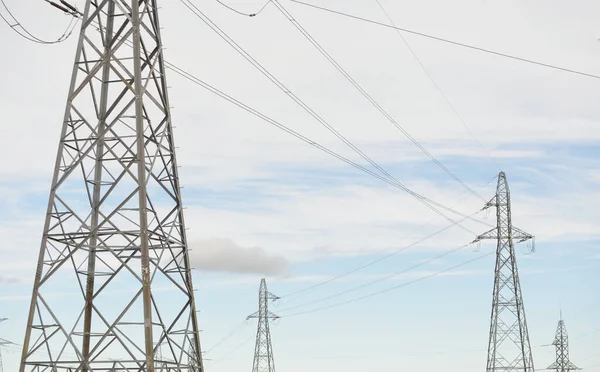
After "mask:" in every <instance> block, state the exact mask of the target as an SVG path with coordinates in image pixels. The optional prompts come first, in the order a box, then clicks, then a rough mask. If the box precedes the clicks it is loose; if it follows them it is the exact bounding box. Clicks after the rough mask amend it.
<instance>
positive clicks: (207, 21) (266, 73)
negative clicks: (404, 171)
mask: <svg viewBox="0 0 600 372" xmlns="http://www.w3.org/2000/svg"><path fill="white" fill-rule="evenodd" d="M180 1H181V3H182V4H183V5H184V6H185V7H186V8H188V9H189V10H190V11H191V12H192V13H193V14H194V15H195V16H196V17H198V18H199V19H200V20H202V21H203V22H204V23H205V24H206V25H207V26H209V28H210V29H212V30H213V31H214V32H215V33H217V35H219V36H220V37H221V38H222V39H223V40H224V41H225V42H227V43H228V44H229V45H230V46H231V47H232V48H234V49H235V50H236V51H237V52H238V53H239V54H240V55H241V56H242V57H244V58H245V59H246V60H247V61H248V62H250V63H251V64H252V65H253V66H254V67H255V68H256V69H257V70H259V71H260V72H261V73H262V74H263V75H264V76H265V77H267V78H268V79H269V80H270V81H271V82H272V83H274V84H275V85H276V86H277V87H278V88H279V89H281V90H282V91H283V92H284V93H285V94H287V95H288V96H289V97H290V98H292V100H294V102H296V103H297V104H298V105H299V106H300V107H302V108H303V109H304V110H305V111H306V112H307V113H309V114H310V115H311V116H312V117H313V118H315V119H316V120H317V121H318V122H319V123H320V124H321V125H323V126H324V127H326V128H327V129H328V130H329V131H330V132H331V133H333V134H334V135H335V136H336V137H337V138H338V139H340V140H341V141H342V142H343V143H344V144H346V145H347V146H348V147H350V148H351V149H352V150H353V151H354V152H356V153H357V154H358V155H360V156H361V157H362V158H363V159H365V160H366V161H367V162H369V163H370V164H371V165H372V166H373V167H375V168H376V169H377V170H379V171H380V172H381V173H382V174H383V175H385V176H386V177H383V178H385V179H389V181H390V182H391V184H394V185H397V186H399V187H400V188H401V189H403V190H405V191H406V192H407V193H409V194H410V195H412V196H413V197H415V198H416V199H417V200H419V201H420V202H421V203H423V204H424V205H426V206H427V207H428V208H430V209H431V210H432V211H434V212H435V213H437V214H439V215H440V216H442V217H443V218H445V219H446V220H448V221H450V222H454V220H452V219H451V218H450V217H448V216H446V215H445V214H444V213H443V212H441V211H439V210H438V209H436V208H435V207H433V206H432V205H431V204H429V203H428V202H426V201H425V200H424V199H422V198H421V197H418V196H417V195H418V194H416V193H415V192H413V191H412V190H410V189H409V188H408V187H406V186H404V185H403V184H402V183H401V182H400V181H398V180H397V179H396V178H394V177H393V176H392V175H391V174H390V173H388V172H387V171H386V170H385V169H383V168H382V167H381V166H380V165H379V164H377V163H376V162H375V161H373V160H372V159H371V158H370V157H369V156H367V155H366V154H365V153H363V152H362V151H361V150H360V149H359V148H358V147H356V146H355V145H354V144H353V143H352V142H351V141H349V140H348V139H347V138H346V137H344V136H343V135H342V134H341V133H339V132H338V131H337V130H336V129H335V128H333V127H332V126H331V125H330V124H329V123H328V122H327V121H325V119H323V118H322V117H321V116H319V115H318V114H317V113H316V112H315V111H314V110H312V109H311V108H310V107H309V106H308V105H307V104H305V103H304V102H303V101H302V100H300V98H298V97H297V96H296V95H295V94H294V93H293V92H292V91H291V90H290V89H288V88H287V87H286V86H285V85H283V84H282V83H281V82H280V81H279V80H278V79H277V78H276V77H275V76H273V75H272V74H271V73H270V72H269V71H268V70H266V69H265V68H264V67H263V66H262V65H261V64H260V63H259V62H257V61H256V60H255V59H254V58H253V57H252V56H250V55H249V54H248V53H247V52H246V51H245V50H244V49H243V48H242V47H241V46H240V45H239V44H237V43H236V42H235V41H234V40H233V39H231V38H230V37H229V35H227V34H226V33H225V32H224V31H223V30H222V29H221V28H219V26H217V25H216V24H215V23H214V22H213V21H212V20H210V18H208V17H207V16H206V15H205V14H204V13H203V12H202V11H201V10H200V9H198V7H196V6H195V5H194V4H192V3H191V2H190V1H189V0H180ZM459 226H460V227H461V228H462V229H463V230H465V231H468V232H469V233H472V234H474V233H473V231H471V230H469V229H467V228H465V227H464V226H462V225H459Z"/></svg>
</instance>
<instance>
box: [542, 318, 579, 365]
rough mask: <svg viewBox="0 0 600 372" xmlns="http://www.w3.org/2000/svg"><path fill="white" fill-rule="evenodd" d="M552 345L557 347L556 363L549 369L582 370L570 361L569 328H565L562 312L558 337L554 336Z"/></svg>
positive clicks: (557, 329)
mask: <svg viewBox="0 0 600 372" xmlns="http://www.w3.org/2000/svg"><path fill="white" fill-rule="evenodd" d="M552 345H554V346H555V347H556V362H554V363H552V364H551V365H550V366H549V367H548V369H553V370H555V371H556V372H568V371H575V370H579V369H581V368H578V367H577V366H576V365H575V364H573V363H571V361H570V360H569V336H568V335H567V328H566V327H565V322H564V320H563V318H562V311H561V313H560V320H559V321H558V327H557V328H556V336H554V342H552Z"/></svg>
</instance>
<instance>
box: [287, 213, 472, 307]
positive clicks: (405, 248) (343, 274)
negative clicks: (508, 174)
mask: <svg viewBox="0 0 600 372" xmlns="http://www.w3.org/2000/svg"><path fill="white" fill-rule="evenodd" d="M480 212H481V210H478V211H477V212H475V213H473V214H471V215H470V216H468V217H472V216H474V215H476V214H478V213H480ZM466 219H467V217H463V218H462V219H461V220H458V221H456V222H455V223H454V224H452V225H449V226H446V227H444V228H442V229H440V230H437V231H435V232H433V233H431V234H429V235H427V236H425V237H423V238H421V239H419V240H417V241H415V242H412V243H410V244H408V245H406V246H403V247H402V248H399V249H396V250H394V251H392V252H390V253H388V254H386V255H384V256H381V257H378V258H376V259H374V260H372V261H369V262H367V263H365V264H362V265H360V266H358V267H355V268H354V269H352V270H349V271H346V272H343V273H341V274H338V275H336V276H334V277H332V278H330V279H327V280H325V281H322V282H319V283H317V284H314V285H311V286H309V287H306V288H303V289H301V290H298V291H295V292H292V293H288V294H285V295H283V296H281V297H280V298H281V299H284V298H290V297H292V296H296V295H298V294H300V293H303V292H306V291H309V290H312V289H315V288H318V287H321V286H323V285H326V284H329V283H331V282H333V281H336V280H338V279H341V278H343V277H346V276H348V275H350V274H354V273H355V272H357V271H360V270H363V269H366V268H367V267H370V266H373V265H375V264H376V263H379V262H381V261H383V260H385V259H388V258H390V257H392V256H394V255H396V254H398V253H401V252H404V251H406V250H408V249H410V248H413V247H415V246H416V245H418V244H420V243H423V242H424V241H426V240H428V239H431V238H433V237H434V236H436V235H439V234H441V233H443V232H445V231H447V230H449V229H450V228H452V227H454V226H456V224H459V223H461V222H463V221H465V220H466ZM461 249H462V248H461ZM286 310H288V309H284V310H280V311H286Z"/></svg>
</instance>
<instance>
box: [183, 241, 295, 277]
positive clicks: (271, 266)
mask: <svg viewBox="0 0 600 372" xmlns="http://www.w3.org/2000/svg"><path fill="white" fill-rule="evenodd" d="M190 248H191V249H192V251H191V252H190V260H191V262H192V266H194V267H195V268H197V269H201V270H207V271H224V272H230V273H241V274H261V275H268V276H281V275H286V274H288V273H289V262H288V261H287V260H286V259H285V258H284V257H283V256H280V255H270V254H268V253H267V252H265V250H264V249H262V248H261V247H249V248H245V247H240V246H239V245H237V244H236V243H235V242H233V241H232V240H229V239H218V238H213V239H205V240H198V241H195V242H192V243H191V244H190Z"/></svg>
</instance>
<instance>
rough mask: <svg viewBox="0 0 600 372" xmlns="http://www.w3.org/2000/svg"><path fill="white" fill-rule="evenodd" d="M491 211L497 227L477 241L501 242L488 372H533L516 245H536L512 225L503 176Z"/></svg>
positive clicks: (498, 251)
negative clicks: (523, 243) (493, 211)
mask: <svg viewBox="0 0 600 372" xmlns="http://www.w3.org/2000/svg"><path fill="white" fill-rule="evenodd" d="M490 207H495V208H496V217H497V223H496V227H494V228H493V229H491V230H490V231H488V232H486V233H484V234H482V235H479V236H478V237H477V238H476V239H475V241H474V242H478V241H480V240H483V239H494V240H497V242H498V245H497V249H496V268H495V275H494V295H493V301H492V315H491V324H490V335H489V343H488V357H487V368H486V371H487V372H497V371H503V372H533V371H534V367H533V357H532V355H531V346H530V343H529V332H528V331H527V321H526V320H525V307H524V306H523V293H522V292H521V284H520V283H519V272H518V270H517V259H516V256H515V247H514V242H515V241H517V242H518V243H520V242H524V241H526V240H529V239H532V241H533V236H532V235H530V234H528V233H526V232H524V231H523V230H520V229H518V228H516V227H514V226H513V225H512V219H511V206H510V189H509V188H508V182H507V181H506V175H505V174H504V172H500V174H499V175H498V186H497V189H496V195H495V196H494V197H493V198H492V200H490V201H489V202H488V203H487V204H486V205H485V208H490ZM532 247H533V246H532Z"/></svg>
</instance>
